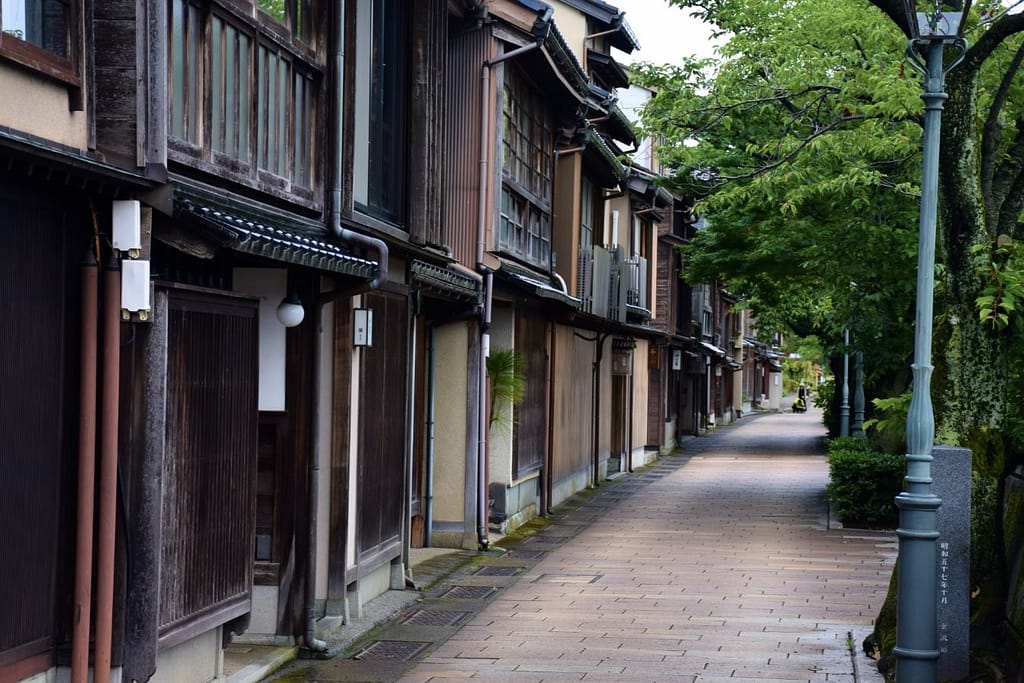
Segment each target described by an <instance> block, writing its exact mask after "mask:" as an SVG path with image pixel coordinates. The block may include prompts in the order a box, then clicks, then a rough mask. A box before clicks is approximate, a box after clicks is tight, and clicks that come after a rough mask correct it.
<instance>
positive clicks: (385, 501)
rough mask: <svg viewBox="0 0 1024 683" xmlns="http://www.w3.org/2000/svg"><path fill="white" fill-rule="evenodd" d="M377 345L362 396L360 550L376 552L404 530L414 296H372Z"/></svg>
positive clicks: (367, 354)
mask: <svg viewBox="0 0 1024 683" xmlns="http://www.w3.org/2000/svg"><path fill="white" fill-rule="evenodd" d="M366 300H367V303H366V305H367V306H368V307H369V308H372V309H373V311H374V328H375V329H374V330H373V346H372V347H369V348H365V349H364V350H363V352H362V353H363V365H362V370H363V377H362V385H361V387H362V390H361V392H360V393H361V395H360V415H361V418H360V431H361V433H360V457H359V498H358V501H359V502H358V505H359V550H360V553H361V554H362V555H363V556H367V555H370V554H373V553H374V552H375V551H378V550H380V549H382V548H383V547H384V546H386V545H387V544H389V543H390V542H393V541H395V540H397V539H398V536H399V534H400V533H401V531H402V510H403V506H402V494H403V491H404V490H405V481H404V479H405V477H404V472H405V450H406V436H405V435H406V429H405V424H406V419H405V409H406V385H405V381H406V377H405V373H406V365H407V353H408V325H409V322H408V320H409V318H408V316H409V313H408V310H409V309H408V299H407V298H406V297H404V296H398V295H392V294H379V293H378V294H370V295H366Z"/></svg>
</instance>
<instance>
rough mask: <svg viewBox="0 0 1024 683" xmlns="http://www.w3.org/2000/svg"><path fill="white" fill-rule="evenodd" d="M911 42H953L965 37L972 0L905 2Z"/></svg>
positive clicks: (918, 0) (912, 0) (910, 0)
mask: <svg viewBox="0 0 1024 683" xmlns="http://www.w3.org/2000/svg"><path fill="white" fill-rule="evenodd" d="M903 9H904V11H905V12H906V14H907V25H908V26H909V27H910V38H911V40H928V41H931V40H941V41H952V40H955V39H957V38H960V37H962V36H963V32H964V23H965V22H966V21H967V14H968V12H969V11H970V9H971V0H948V1H947V2H942V1H941V0H903Z"/></svg>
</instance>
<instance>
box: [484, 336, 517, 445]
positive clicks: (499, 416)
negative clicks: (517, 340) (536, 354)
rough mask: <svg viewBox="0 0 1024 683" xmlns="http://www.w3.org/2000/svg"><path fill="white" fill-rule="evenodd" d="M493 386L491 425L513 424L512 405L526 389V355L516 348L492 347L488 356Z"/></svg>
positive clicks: (515, 403) (508, 425) (489, 372)
mask: <svg viewBox="0 0 1024 683" xmlns="http://www.w3.org/2000/svg"><path fill="white" fill-rule="evenodd" d="M487 377H488V379H489V380H490V387H491V413H490V426H491V427H492V428H493V427H494V426H495V425H500V426H503V427H511V426H512V406H514V405H517V404H518V403H520V402H521V401H522V400H523V393H524V392H525V391H526V356H524V355H523V354H522V353H519V352H518V351H515V350H514V349H491V352H490V354H489V355H488V356H487Z"/></svg>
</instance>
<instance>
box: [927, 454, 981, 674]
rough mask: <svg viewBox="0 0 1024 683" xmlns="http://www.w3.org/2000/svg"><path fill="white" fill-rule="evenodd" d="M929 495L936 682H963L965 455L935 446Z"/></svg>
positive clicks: (967, 555)
mask: <svg viewBox="0 0 1024 683" xmlns="http://www.w3.org/2000/svg"><path fill="white" fill-rule="evenodd" d="M932 457H933V458H934V460H933V461H932V480H933V483H932V491H933V492H934V493H935V495H937V496H938V497H939V498H941V499H942V506H941V507H939V510H938V514H937V519H936V523H937V526H938V529H939V541H938V547H937V550H936V554H937V557H936V563H935V565H936V571H937V573H938V576H937V577H936V581H937V585H938V597H937V599H938V602H939V604H938V610H937V619H938V624H937V627H938V631H937V633H938V641H939V663H938V673H939V681H940V682H941V681H960V680H964V679H966V678H967V676H968V674H969V672H970V665H969V661H970V660H969V640H968V636H969V624H968V620H969V617H970V569H971V451H970V449H968V448H955V447H953V446H935V447H934V449H933V450H932Z"/></svg>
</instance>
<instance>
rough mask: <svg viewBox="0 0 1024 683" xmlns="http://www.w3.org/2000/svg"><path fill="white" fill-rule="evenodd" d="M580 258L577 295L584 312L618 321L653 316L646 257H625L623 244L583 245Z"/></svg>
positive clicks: (638, 319) (640, 319) (636, 319)
mask: <svg viewBox="0 0 1024 683" xmlns="http://www.w3.org/2000/svg"><path fill="white" fill-rule="evenodd" d="M578 259H579V264H578V265H579V268H578V271H577V272H578V275H577V281H576V296H577V297H578V298H579V299H580V300H581V302H582V305H581V309H582V310H583V311H584V312H586V313H590V314H592V315H596V316H599V317H602V318H608V319H609V320H616V321H619V322H626V321H627V320H630V321H646V320H648V319H650V317H651V311H650V309H649V304H648V288H649V286H650V285H649V282H650V281H649V279H648V268H647V259H646V258H644V257H642V256H634V257H632V258H629V257H626V256H625V255H624V252H623V250H622V247H621V246H607V247H598V246H582V247H580V250H579V253H578Z"/></svg>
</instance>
